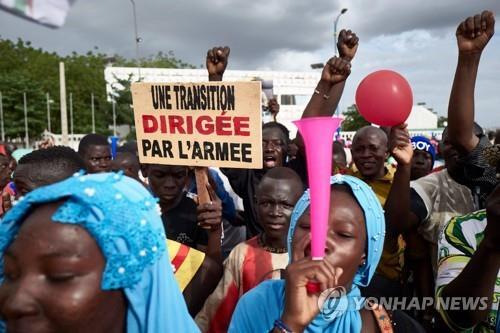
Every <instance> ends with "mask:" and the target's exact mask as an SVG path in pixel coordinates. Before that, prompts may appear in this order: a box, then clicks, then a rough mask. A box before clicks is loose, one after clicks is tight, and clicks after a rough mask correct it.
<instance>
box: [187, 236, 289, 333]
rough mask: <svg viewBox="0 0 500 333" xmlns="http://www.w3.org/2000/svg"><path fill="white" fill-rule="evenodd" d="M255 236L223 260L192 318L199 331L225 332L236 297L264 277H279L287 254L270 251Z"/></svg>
mask: <svg viewBox="0 0 500 333" xmlns="http://www.w3.org/2000/svg"><path fill="white" fill-rule="evenodd" d="M258 237H259V236H256V237H254V238H251V239H250V240H248V241H246V242H244V243H240V244H239V245H237V246H236V247H235V248H234V249H233V250H232V251H231V253H230V254H229V257H228V258H227V259H226V260H225V261H224V275H223V276H222V279H221V281H220V282H219V284H218V285H217V288H216V289H215V290H214V292H213V293H212V294H211V295H210V296H209V297H208V299H207V301H206V302H205V305H204V306H203V309H202V310H201V311H200V312H199V313H198V315H197V316H196V318H195V321H196V323H197V324H198V326H199V327H200V329H201V331H202V332H227V329H228V327H229V322H230V320H231V316H232V314H233V311H234V309H235V307H236V304H237V303H238V300H239V299H240V298H241V296H243V294H244V293H246V292H247V291H249V290H250V289H252V288H254V287H255V286H257V285H258V284H259V283H260V282H262V281H264V280H267V279H280V277H281V271H280V270H281V269H285V267H286V266H287V265H288V253H271V252H268V251H266V250H265V249H264V248H262V246H260V244H259V241H258Z"/></svg>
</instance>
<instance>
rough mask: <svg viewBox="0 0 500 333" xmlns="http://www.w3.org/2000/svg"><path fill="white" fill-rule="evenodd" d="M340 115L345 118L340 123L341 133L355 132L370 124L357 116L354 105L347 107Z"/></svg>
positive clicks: (357, 112)
mask: <svg viewBox="0 0 500 333" xmlns="http://www.w3.org/2000/svg"><path fill="white" fill-rule="evenodd" d="M342 114H343V115H344V117H345V118H344V121H342V130H343V131H357V130H358V129H360V128H361V127H363V126H366V125H370V123H369V122H368V121H366V120H365V118H363V116H361V114H359V111H358V108H357V107H356V104H353V105H351V106H349V107H348V108H347V110H346V111H344V112H343V113H342Z"/></svg>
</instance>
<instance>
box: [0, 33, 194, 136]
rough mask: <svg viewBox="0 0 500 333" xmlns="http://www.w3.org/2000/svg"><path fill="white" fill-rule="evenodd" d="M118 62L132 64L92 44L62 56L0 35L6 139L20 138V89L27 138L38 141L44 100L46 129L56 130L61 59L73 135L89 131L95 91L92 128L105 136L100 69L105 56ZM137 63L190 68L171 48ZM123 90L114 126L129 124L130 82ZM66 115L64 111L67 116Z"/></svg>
mask: <svg viewBox="0 0 500 333" xmlns="http://www.w3.org/2000/svg"><path fill="white" fill-rule="evenodd" d="M111 59H112V60H114V63H115V64H116V65H118V66H134V67H135V66H136V62H135V60H129V59H126V58H124V57H121V56H119V55H113V56H110V55H107V54H104V53H102V52H99V50H98V49H97V48H94V50H92V51H89V52H87V53H86V54H78V53H76V52H73V53H71V54H69V55H67V56H64V57H63V56H60V55H58V54H56V53H49V52H46V51H44V50H42V49H35V48H33V47H32V45H31V43H30V42H25V41H23V40H21V39H18V40H17V41H15V42H14V41H10V40H5V39H0V73H2V75H1V76H0V92H2V95H3V104H4V115H5V117H4V118H5V129H6V132H7V135H6V136H7V137H9V138H24V111H23V92H26V93H27V97H28V116H29V132H30V138H32V139H37V138H38V137H39V136H40V135H41V134H42V133H43V131H44V130H45V129H46V128H47V114H46V110H47V101H46V93H49V95H50V99H51V100H52V101H53V102H52V103H51V104H50V106H51V111H52V112H51V130H52V132H54V133H60V132H61V129H60V113H59V109H60V101H59V62H60V61H63V62H64V63H65V72H66V90H67V103H68V110H69V94H72V97H73V98H72V99H73V116H74V119H73V124H74V133H90V132H91V130H92V112H91V95H92V94H93V95H94V106H95V120H96V132H98V133H102V134H109V133H110V131H109V129H108V126H109V125H110V124H112V123H113V115H112V104H111V102H110V101H111V99H110V98H109V96H108V95H107V93H106V81H105V79H104V69H105V67H106V66H107V65H109V63H110V60H111ZM140 62H141V66H142V67H160V68H194V66H192V65H190V64H187V63H185V62H183V61H181V60H179V59H177V58H176V57H175V56H174V53H173V52H172V51H169V52H168V53H162V52H159V53H158V54H156V55H154V56H150V57H146V58H143V59H141V60H140ZM122 85H123V87H125V89H123V90H121V91H115V101H116V110H117V124H119V125H120V124H127V125H131V126H133V125H134V118H133V112H132V109H131V104H132V97H131V94H130V80H128V81H127V80H124V81H123V82H122ZM68 117H69V114H68Z"/></svg>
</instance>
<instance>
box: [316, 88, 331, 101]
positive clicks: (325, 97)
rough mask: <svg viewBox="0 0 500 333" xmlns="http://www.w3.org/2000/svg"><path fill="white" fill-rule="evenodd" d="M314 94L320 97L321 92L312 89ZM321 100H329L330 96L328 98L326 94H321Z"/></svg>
mask: <svg viewBox="0 0 500 333" xmlns="http://www.w3.org/2000/svg"><path fill="white" fill-rule="evenodd" d="M314 93H315V94H317V95H321V92H320V91H319V90H318V89H314ZM323 98H324V99H329V98H330V96H328V95H326V94H323Z"/></svg>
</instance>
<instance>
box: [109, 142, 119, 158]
mask: <svg viewBox="0 0 500 333" xmlns="http://www.w3.org/2000/svg"><path fill="white" fill-rule="evenodd" d="M118 139H119V138H118V137H117V136H112V137H111V157H112V158H113V159H116V149H117V148H118Z"/></svg>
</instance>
